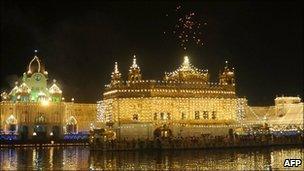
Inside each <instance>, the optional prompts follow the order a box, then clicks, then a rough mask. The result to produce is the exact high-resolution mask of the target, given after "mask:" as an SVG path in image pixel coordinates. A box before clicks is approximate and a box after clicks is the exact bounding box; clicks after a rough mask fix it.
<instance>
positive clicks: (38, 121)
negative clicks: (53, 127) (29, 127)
mask: <svg viewBox="0 0 304 171" xmlns="http://www.w3.org/2000/svg"><path fill="white" fill-rule="evenodd" d="M35 123H36V124H45V123H46V118H45V117H44V116H43V115H40V116H38V117H36V118H35Z"/></svg>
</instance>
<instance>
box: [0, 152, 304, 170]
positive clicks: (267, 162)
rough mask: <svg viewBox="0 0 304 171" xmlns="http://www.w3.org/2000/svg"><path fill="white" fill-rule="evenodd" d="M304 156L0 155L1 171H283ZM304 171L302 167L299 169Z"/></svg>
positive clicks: (201, 154)
mask: <svg viewBox="0 0 304 171" xmlns="http://www.w3.org/2000/svg"><path fill="white" fill-rule="evenodd" d="M303 153H304V149H303V148H299V147H285V148H281V147H280V148H279V147H276V148H260V149H259V148H250V149H246V148H242V149H241V148H240V149H211V150H184V151H178V150H176V151H149V152H148V151H146V152H136V151H121V152H103V151H94V152H92V151H91V152H90V150H89V149H88V147H40V148H16V149H8V148H3V149H1V151H0V163H1V165H0V170H2V169H4V170H10V169H11V170H17V169H18V170H24V169H31V170H32V169H35V170H39V169H64V170H80V169H82V170H87V169H98V170H100V169H113V170H117V169H120V170H126V169H135V170H139V169H149V170H155V169H158V170H172V169H183V170H184V169H200V170H206V169H212V170H215V169H218V170H223V169H225V170H258V169H259V170H261V169H263V170H269V169H284V168H283V162H284V159H286V158H300V159H302V161H303V159H304V158H303ZM303 168H304V167H303V164H302V165H301V167H300V168H297V169H302V170H303ZM293 169H295V168H293Z"/></svg>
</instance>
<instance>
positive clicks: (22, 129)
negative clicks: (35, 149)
mask: <svg viewBox="0 0 304 171" xmlns="http://www.w3.org/2000/svg"><path fill="white" fill-rule="evenodd" d="M19 131H20V138H21V139H22V140H27V139H28V127H27V126H26V125H22V126H21V127H20V128H19Z"/></svg>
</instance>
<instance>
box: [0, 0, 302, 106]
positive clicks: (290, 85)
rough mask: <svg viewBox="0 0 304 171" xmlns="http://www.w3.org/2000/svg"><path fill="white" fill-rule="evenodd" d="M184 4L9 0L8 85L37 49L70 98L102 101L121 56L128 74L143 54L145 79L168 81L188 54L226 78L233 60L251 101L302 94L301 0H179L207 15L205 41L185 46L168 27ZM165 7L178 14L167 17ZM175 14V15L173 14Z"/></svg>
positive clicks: (5, 9) (4, 76) (4, 53)
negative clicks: (167, 75) (226, 64)
mask: <svg viewBox="0 0 304 171" xmlns="http://www.w3.org/2000/svg"><path fill="white" fill-rule="evenodd" d="M177 5H178V3H169V2H166V3H164V2H162V3H160V2H155V3H148V2H145V3H143V2H140V3H139V2H129V3H121V2H116V3H110V2H107V3H105V2H101V1H100V2H97V1H96V2H92V1H91V2H86V1H78V2H73V1H68V2H66V3H62V2H60V1H58V2H48V3H43V2H42V1H32V2H31V1H27V2H22V1H6V0H2V1H1V63H0V65H1V67H0V74H1V82H0V88H1V91H3V90H7V91H10V89H11V87H12V86H13V85H14V82H15V81H16V80H17V79H18V78H20V77H21V76H22V73H23V72H25V71H26V68H27V65H28V63H29V62H30V60H31V59H32V58H33V55H34V53H33V52H34V49H38V50H39V53H38V54H39V55H38V56H39V57H40V58H41V60H42V61H43V63H44V64H45V66H46V70H47V71H48V72H49V81H51V80H52V79H54V78H55V79H56V80H57V81H58V83H59V84H60V85H61V87H62V90H63V94H64V97H65V98H66V99H70V98H71V97H74V98H75V101H76V102H87V103H95V102H96V101H97V100H100V99H101V93H102V91H103V89H104V85H105V84H108V83H109V80H110V74H111V72H112V70H113V67H114V62H115V61H117V62H118V64H119V69H120V71H121V72H122V74H123V77H124V79H125V78H126V76H127V72H128V68H129V66H130V65H131V63H132V56H133V54H136V56H137V61H138V64H139V66H140V67H141V70H142V74H143V78H144V79H162V78H163V76H164V72H165V71H173V70H175V69H176V68H177V67H178V66H179V65H180V64H181V62H182V60H183V56H184V55H188V56H189V58H190V60H191V61H192V64H193V65H195V66H196V67H198V68H202V69H209V73H210V74H211V80H212V81H218V73H219V70H220V69H222V68H223V67H224V62H225V60H229V63H230V65H232V66H233V67H235V69H236V84H237V85H236V86H237V87H236V89H237V94H238V96H239V97H244V96H245V97H246V98H248V100H249V104H250V105H269V104H273V99H274V98H275V96H276V95H282V94H284V95H290V96H296V95H300V96H301V97H302V98H303V53H302V51H303V47H302V46H303V41H302V40H303V23H302V22H303V21H302V20H303V11H302V6H301V5H300V4H299V3H295V2H290V1H289V2H283V1H280V2H278V3H275V2H251V1H246V2H238V1H234V2H220V1H216V2H198V1H189V2H187V3H180V5H181V6H182V8H183V9H185V10H191V11H195V13H196V14H198V15H200V16H202V17H204V19H206V21H207V23H208V25H207V26H206V27H205V28H204V45H203V46H194V45H193V46H190V47H189V48H188V49H187V50H186V51H185V50H183V49H182V48H181V47H180V46H179V44H178V41H177V39H176V38H175V37H173V36H169V35H164V34H163V32H164V31H166V29H168V28H170V25H169V23H170V22H174V18H173V17H171V16H172V15H171V14H173V13H174V10H175V8H176V6H177ZM166 14H168V15H169V17H166ZM168 20H169V21H168Z"/></svg>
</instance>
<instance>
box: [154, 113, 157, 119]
mask: <svg viewBox="0 0 304 171" xmlns="http://www.w3.org/2000/svg"><path fill="white" fill-rule="evenodd" d="M154 120H155V121H156V120H157V113H156V112H155V113H154Z"/></svg>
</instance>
